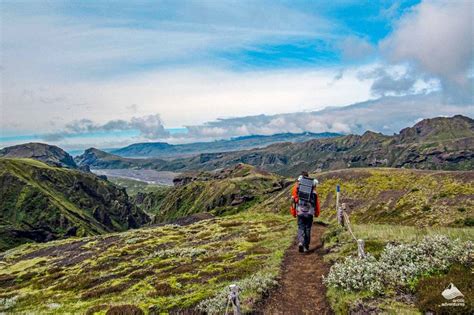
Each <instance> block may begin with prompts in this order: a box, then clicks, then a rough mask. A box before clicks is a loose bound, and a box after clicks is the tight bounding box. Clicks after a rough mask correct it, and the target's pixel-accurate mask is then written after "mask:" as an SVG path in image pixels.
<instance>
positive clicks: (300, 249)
mask: <svg viewBox="0 0 474 315" xmlns="http://www.w3.org/2000/svg"><path fill="white" fill-rule="evenodd" d="M298 251H299V252H300V253H302V252H303V251H304V246H303V244H301V243H299V244H298Z"/></svg>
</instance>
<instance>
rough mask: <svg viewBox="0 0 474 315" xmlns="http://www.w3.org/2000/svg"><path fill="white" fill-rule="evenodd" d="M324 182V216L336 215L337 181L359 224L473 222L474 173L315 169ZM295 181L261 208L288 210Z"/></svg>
mask: <svg viewBox="0 0 474 315" xmlns="http://www.w3.org/2000/svg"><path fill="white" fill-rule="evenodd" d="M313 176H314V177H316V178H317V179H318V180H319V182H320V184H319V186H318V188H317V191H318V194H319V196H320V201H321V209H322V210H321V218H320V219H321V220H324V221H327V222H329V221H332V220H334V219H335V212H336V210H335V203H336V185H338V184H339V185H340V186H341V203H342V202H343V203H346V205H347V207H348V211H349V212H350V213H351V220H352V221H353V223H358V224H369V223H370V224H396V225H410V226H453V227H463V226H470V225H471V223H470V222H472V220H473V217H474V213H473V211H472V209H474V197H473V196H474V184H473V183H474V172H473V171H465V172H462V171H460V172H449V171H421V170H407V169H391V168H379V169H373V168H370V169H345V170H338V171H330V172H322V173H317V174H313ZM290 192H291V186H290V187H287V188H286V189H283V190H281V191H277V192H275V193H273V194H272V196H270V197H269V198H267V199H266V200H265V201H263V202H262V203H261V204H259V205H258V206H256V208H258V209H260V210H261V211H279V212H282V213H284V212H287V211H288V209H289V207H290V200H289V198H288V196H289V195H290Z"/></svg>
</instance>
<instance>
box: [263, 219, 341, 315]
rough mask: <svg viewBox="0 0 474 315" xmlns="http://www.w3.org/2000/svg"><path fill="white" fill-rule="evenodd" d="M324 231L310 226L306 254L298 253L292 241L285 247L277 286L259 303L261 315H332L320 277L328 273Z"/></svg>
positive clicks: (318, 226) (316, 226) (321, 228)
mask: <svg viewBox="0 0 474 315" xmlns="http://www.w3.org/2000/svg"><path fill="white" fill-rule="evenodd" d="M324 230H325V227H324V226H321V225H318V224H313V228H312V231H311V245H310V251H309V252H308V253H307V254H302V253H299V252H298V246H297V243H296V241H295V243H294V244H293V245H292V246H291V247H290V248H289V250H288V251H287V253H286V255H285V258H284V260H283V267H282V269H283V270H282V277H281V280H280V281H279V283H280V286H279V287H278V288H277V289H276V290H274V291H273V292H272V293H271V294H270V296H269V297H268V298H267V299H266V301H265V303H264V304H263V307H262V312H263V313H264V314H272V315H273V314H275V315H276V314H318V315H319V314H333V312H332V311H331V309H330V307H329V304H328V302H327V300H326V287H325V286H324V284H323V283H322V278H321V276H322V275H326V274H327V272H328V270H329V266H328V265H327V264H325V263H324V261H323V250H324V249H323V244H322V241H321V235H322V234H323V232H324Z"/></svg>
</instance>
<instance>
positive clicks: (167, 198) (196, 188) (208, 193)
mask: <svg viewBox="0 0 474 315" xmlns="http://www.w3.org/2000/svg"><path fill="white" fill-rule="evenodd" d="M199 177H200V178H202V180H195V181H193V182H191V183H188V184H187V185H182V186H178V187H174V188H171V189H169V190H161V191H158V192H154V193H151V194H149V195H147V196H145V198H144V200H143V201H142V206H143V210H145V211H146V212H149V213H153V214H155V215H156V221H158V222H161V221H169V220H173V219H177V218H179V217H183V216H186V215H190V214H194V213H200V212H210V213H212V214H214V215H223V214H232V213H237V212H240V211H242V210H245V209H249V208H251V207H253V206H255V205H257V204H259V203H261V202H263V201H264V200H266V199H267V198H269V197H271V196H272V195H273V194H274V193H275V192H277V191H281V190H283V189H284V188H285V186H287V185H288V181H287V180H285V179H284V178H282V177H280V176H278V175H274V174H270V173H266V172H260V171H257V170H256V169H255V168H253V167H251V166H249V165H244V164H239V165H237V166H235V167H233V168H231V169H230V170H229V173H228V174H227V173H226V174H225V176H221V174H220V173H216V174H210V173H206V172H203V173H201V174H199Z"/></svg>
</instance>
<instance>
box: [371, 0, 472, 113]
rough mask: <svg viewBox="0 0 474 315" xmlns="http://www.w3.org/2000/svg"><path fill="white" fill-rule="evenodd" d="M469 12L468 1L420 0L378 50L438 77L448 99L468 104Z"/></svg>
mask: <svg viewBox="0 0 474 315" xmlns="http://www.w3.org/2000/svg"><path fill="white" fill-rule="evenodd" d="M473 12H474V3H473V2H472V1H469V0H459V1H423V2H422V3H421V4H419V5H417V6H415V7H414V8H413V9H412V10H411V11H410V12H409V13H407V14H405V15H404V16H402V17H401V19H400V20H399V21H397V22H396V23H395V29H394V31H393V33H392V34H391V35H390V36H389V37H388V38H387V39H385V40H384V41H382V42H381V44H380V47H381V50H382V52H383V53H384V55H385V56H386V57H387V58H388V60H389V61H391V62H394V63H405V62H406V63H408V64H410V66H412V67H413V68H414V69H415V70H416V71H419V72H421V73H424V74H426V75H431V76H434V77H436V78H439V79H440V80H441V84H442V87H443V90H444V92H445V94H446V96H447V97H448V98H449V101H451V102H463V103H468V104H472V102H473V94H474V93H473V92H474V90H473V81H472V70H473V69H472V66H473V56H474V44H473V43H474V35H473V32H474V27H473V24H472V23H473V22H472V21H473ZM469 76H471V77H469ZM394 83H395V84H399V83H400V82H394ZM405 83H408V82H405Z"/></svg>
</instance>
